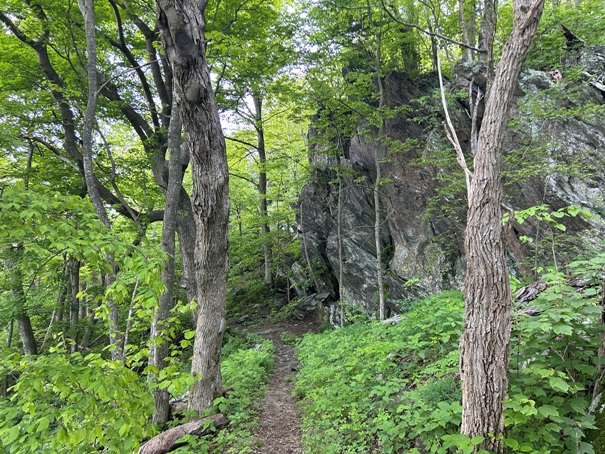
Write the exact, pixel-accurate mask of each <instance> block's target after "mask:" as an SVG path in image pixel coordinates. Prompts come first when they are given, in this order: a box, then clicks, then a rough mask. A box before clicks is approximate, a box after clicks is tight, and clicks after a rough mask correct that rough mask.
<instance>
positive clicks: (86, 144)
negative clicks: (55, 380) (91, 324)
mask: <svg viewBox="0 0 605 454" xmlns="http://www.w3.org/2000/svg"><path fill="white" fill-rule="evenodd" d="M78 5H79V6H80V11H81V12H82V16H84V30H85V34H86V54H87V64H86V70H87V73H88V99H87V102H86V111H85V113H84V131H83V133H82V165H83V167H84V180H85V181H86V187H87V188H88V195H89V197H90V201H91V202H92V205H93V207H94V209H95V212H96V214H97V216H98V217H99V220H100V221H101V222H102V223H103V224H104V225H105V227H107V229H111V223H110V222H109V217H108V216H107V211H106V210H105V205H104V204H103V200H102V199H101V195H100V192H99V188H98V186H97V179H96V177H95V174H94V171H93V161H92V132H93V127H94V120H95V112H96V109H97V99H98V92H97V37H96V31H95V9H94V1H93V0H78ZM107 261H108V262H109V264H110V266H111V269H112V272H111V273H108V274H106V275H105V285H106V286H109V285H111V284H113V283H114V282H115V270H116V266H115V263H114V261H113V259H112V258H111V257H110V256H107ZM107 305H108V306H109V318H108V325H109V343H110V345H111V346H112V347H113V349H112V351H111V359H112V360H114V361H118V360H120V359H122V345H121V343H122V335H121V334H120V332H119V329H118V306H117V304H116V303H115V302H114V301H112V300H108V301H107Z"/></svg>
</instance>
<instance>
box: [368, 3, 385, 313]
mask: <svg viewBox="0 0 605 454" xmlns="http://www.w3.org/2000/svg"><path fill="white" fill-rule="evenodd" d="M366 5H367V8H368V16H369V19H370V25H371V26H372V27H374V23H373V19H372V7H371V6H370V2H369V0H368V1H367V2H366ZM375 55H376V57H375V59H374V72H375V74H376V81H377V83H378V92H379V94H380V99H379V103H378V109H379V115H381V116H382V115H383V114H384V113H383V112H382V109H383V107H384V83H383V80H382V32H381V30H378V31H377V32H376V52H375ZM383 136H384V118H381V120H380V127H379V128H378V135H377V139H376V140H375V148H374V166H375V167H376V182H375V183H374V243H375V246H376V281H377V284H378V313H379V314H378V318H379V319H380V320H384V318H385V299H384V275H383V270H382V242H381V241H380V232H381V226H382V220H381V217H380V184H381V180H382V159H383V155H384V152H383V151H384V150H383V148H384V144H383V143H382V139H383Z"/></svg>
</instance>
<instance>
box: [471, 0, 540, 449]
mask: <svg viewBox="0 0 605 454" xmlns="http://www.w3.org/2000/svg"><path fill="white" fill-rule="evenodd" d="M542 8H543V0H538V1H537V2H536V3H534V4H531V3H529V2H528V1H527V0H515V2H514V25H513V31H512V33H511V35H510V37H509V38H508V40H507V42H506V44H505V46H504V49H503V52H502V57H501V59H500V62H499V64H498V67H497V68H496V72H495V76H494V80H493V83H492V85H491V88H490V91H489V93H488V94H487V99H486V104H485V114H484V117H483V123H482V127H481V132H480V134H479V141H478V149H477V155H476V156H475V161H474V163H475V165H474V177H473V179H472V182H471V187H470V191H469V209H468V219H467V227H466V237H465V252H466V259H467V265H466V270H467V271H466V277H465V281H464V298H465V302H466V309H465V314H464V332H463V333H462V337H461V339H460V375H461V379H462V426H461V432H462V433H463V434H466V435H468V436H470V437H475V436H483V437H485V441H484V442H483V443H481V444H480V445H478V446H477V447H476V450H478V449H489V450H492V451H495V452H503V450H504V405H503V400H505V399H506V398H507V388H508V378H507V370H508V361H509V357H510V325H511V321H510V308H511V290H510V283H509V279H508V268H507V264H506V247H505V243H504V235H503V228H502V211H501V204H502V198H503V188H502V178H501V176H502V142H503V138H504V132H505V130H506V124H507V120H508V112H509V109H510V107H511V105H512V103H513V96H514V92H515V88H516V86H517V83H518V78H519V73H520V72H521V66H522V65H523V62H524V60H525V57H526V56H527V53H528V51H529V48H530V47H531V43H532V40H533V36H534V34H535V31H536V28H537V26H538V22H539V19H540V15H541V13H542Z"/></svg>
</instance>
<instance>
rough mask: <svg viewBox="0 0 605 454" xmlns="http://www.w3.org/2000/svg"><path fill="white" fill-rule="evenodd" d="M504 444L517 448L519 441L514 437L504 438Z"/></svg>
mask: <svg viewBox="0 0 605 454" xmlns="http://www.w3.org/2000/svg"><path fill="white" fill-rule="evenodd" d="M504 444H505V445H506V446H507V447H509V448H512V449H515V450H516V449H519V442H518V441H517V440H515V439H514V438H506V439H505V440H504Z"/></svg>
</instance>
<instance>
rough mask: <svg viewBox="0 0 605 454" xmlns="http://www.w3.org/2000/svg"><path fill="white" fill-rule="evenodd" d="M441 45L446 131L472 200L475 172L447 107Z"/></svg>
mask: <svg viewBox="0 0 605 454" xmlns="http://www.w3.org/2000/svg"><path fill="white" fill-rule="evenodd" d="M439 52H440V50H439V45H437V74H438V76H439V91H440V92H441V104H442V105H443V113H444V115H445V121H446V124H447V126H446V128H445V133H446V135H447V138H448V140H449V141H450V142H451V144H452V145H453V146H454V149H455V150H456V160H457V161H458V164H460V167H462V170H464V176H465V178H466V191H467V195H468V200H469V201H470V191H471V179H472V178H473V173H472V172H471V171H470V170H469V168H468V166H467V165H466V159H465V158H464V153H463V152H462V147H461V146H460V141H459V140H458V135H457V134H456V128H454V125H453V123H452V119H451V117H450V113H449V110H448V108H447V100H446V99H445V88H444V86H443V74H442V73H441V59H440V58H439Z"/></svg>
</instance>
